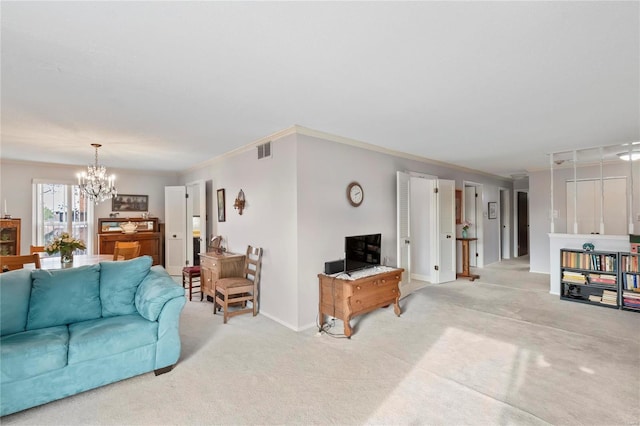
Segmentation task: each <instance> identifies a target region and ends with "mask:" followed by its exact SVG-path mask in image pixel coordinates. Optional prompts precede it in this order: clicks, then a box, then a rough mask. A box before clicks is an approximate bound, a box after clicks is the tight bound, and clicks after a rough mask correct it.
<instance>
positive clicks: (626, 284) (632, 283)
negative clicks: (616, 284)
mask: <svg viewBox="0 0 640 426" xmlns="http://www.w3.org/2000/svg"><path fill="white" fill-rule="evenodd" d="M622 288H624V289H625V290H633V289H634V288H640V275H637V274H622Z"/></svg>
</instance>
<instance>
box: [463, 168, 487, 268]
mask: <svg viewBox="0 0 640 426" xmlns="http://www.w3.org/2000/svg"><path fill="white" fill-rule="evenodd" d="M463 185H464V206H463V207H464V208H463V212H464V217H463V218H462V219H463V220H468V221H469V222H471V226H470V227H469V230H468V231H467V234H468V236H469V238H477V240H476V241H471V242H470V243H469V265H470V266H473V267H479V268H482V267H483V266H484V257H483V250H484V249H483V241H484V235H483V226H484V225H483V214H482V211H483V210H482V199H483V197H482V184H479V183H475V182H467V181H465V182H463Z"/></svg>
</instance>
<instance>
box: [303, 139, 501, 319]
mask: <svg viewBox="0 0 640 426" xmlns="http://www.w3.org/2000/svg"><path fill="white" fill-rule="evenodd" d="M397 171H414V172H419V173H424V174H428V175H434V176H438V177H439V178H442V179H454V180H456V181H457V182H460V183H461V182H462V180H464V179H469V180H471V179H473V180H474V181H476V182H481V183H483V184H484V185H485V188H491V187H493V188H495V191H497V188H498V187H499V186H504V187H507V188H512V184H511V180H508V179H505V180H501V179H496V178H491V177H488V176H487V175H484V174H480V173H472V172H469V171H463V170H460V169H457V168H453V167H447V166H445V165H442V164H434V163H431V162H429V163H428V162H423V161H417V160H412V159H407V158H403V157H399V156H395V155H390V154H386V153H381V152H377V151H372V150H368V149H363V148H360V147H355V146H352V145H346V144H342V143H338V142H333V141H330V140H328V139H323V138H319V137H312V136H308V135H299V136H298V245H299V263H298V285H299V288H300V293H299V295H300V310H299V312H300V318H299V324H300V328H304V327H305V326H308V325H311V324H315V318H316V315H317V311H318V307H317V305H318V278H317V274H318V273H319V272H322V267H323V265H324V262H325V261H328V260H334V259H337V258H340V257H342V254H343V251H344V237H345V236H347V235H358V234H370V233H382V256H383V258H384V257H388V258H389V260H390V264H392V265H395V264H396V262H397V259H396V240H397V237H396V172H397ZM354 180H355V181H358V182H359V183H360V184H361V185H362V186H363V189H364V193H365V196H364V202H363V203H362V205H361V206H360V207H357V208H356V207H352V206H351V205H350V204H349V203H348V202H347V199H346V188H347V185H348V184H349V183H350V182H351V181H354ZM460 186H461V185H460ZM492 222H496V221H492ZM413 240H414V241H415V238H413ZM496 244H497V242H496ZM495 251H496V253H497V247H496V248H495Z"/></svg>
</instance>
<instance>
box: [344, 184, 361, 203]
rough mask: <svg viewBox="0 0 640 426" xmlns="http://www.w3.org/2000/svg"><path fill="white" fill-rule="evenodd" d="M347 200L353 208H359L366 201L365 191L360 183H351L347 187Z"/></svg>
mask: <svg viewBox="0 0 640 426" xmlns="http://www.w3.org/2000/svg"><path fill="white" fill-rule="evenodd" d="M347 199H348V200H349V203H351V205H352V206H353V207H358V206H359V205H360V204H362V200H364V191H363V190H362V186H361V185H360V184H359V183H358V182H351V183H350V184H349V186H347Z"/></svg>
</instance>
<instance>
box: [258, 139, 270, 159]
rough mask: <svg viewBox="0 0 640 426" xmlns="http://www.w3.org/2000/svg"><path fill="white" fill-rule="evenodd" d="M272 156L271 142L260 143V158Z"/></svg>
mask: <svg viewBox="0 0 640 426" xmlns="http://www.w3.org/2000/svg"><path fill="white" fill-rule="evenodd" d="M269 157H271V142H266V143H263V144H262V145H258V160H261V159H263V158H269Z"/></svg>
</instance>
